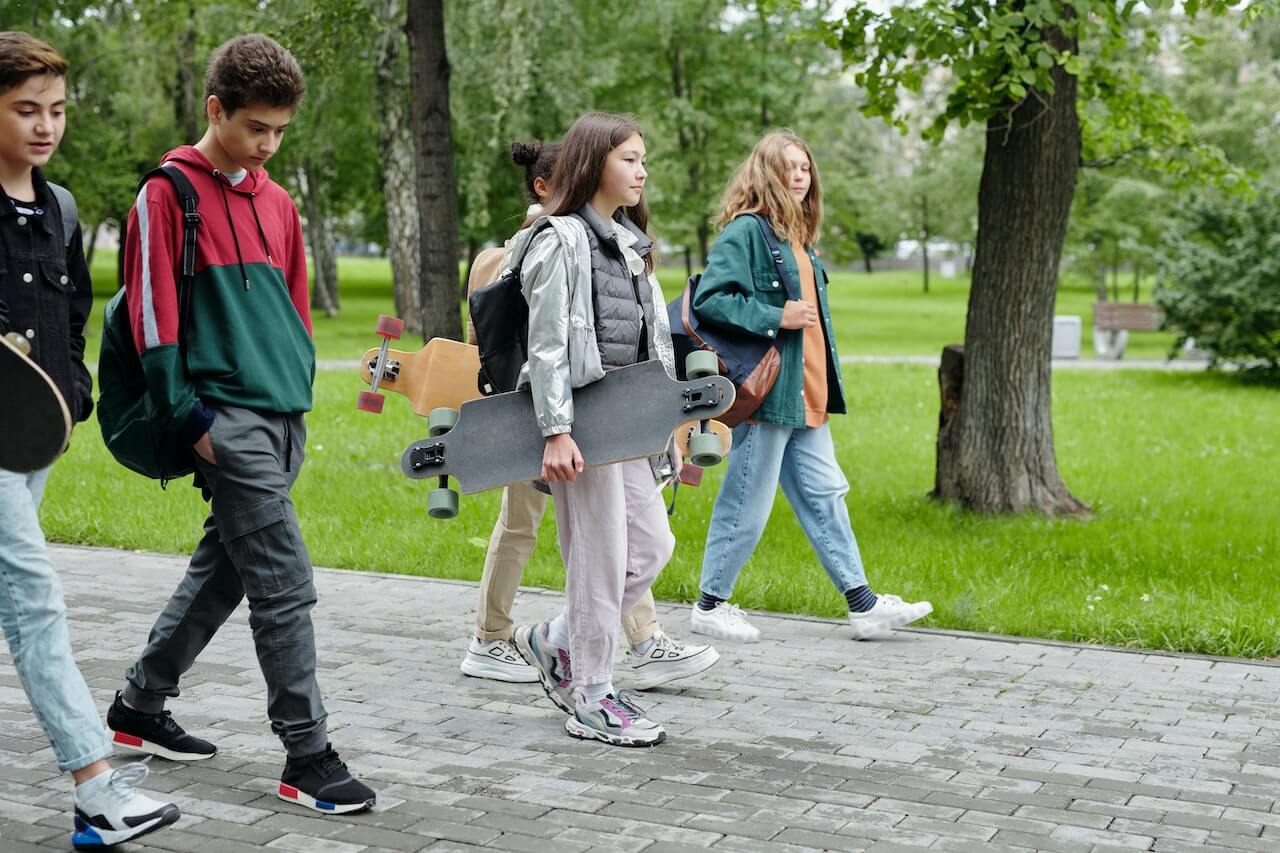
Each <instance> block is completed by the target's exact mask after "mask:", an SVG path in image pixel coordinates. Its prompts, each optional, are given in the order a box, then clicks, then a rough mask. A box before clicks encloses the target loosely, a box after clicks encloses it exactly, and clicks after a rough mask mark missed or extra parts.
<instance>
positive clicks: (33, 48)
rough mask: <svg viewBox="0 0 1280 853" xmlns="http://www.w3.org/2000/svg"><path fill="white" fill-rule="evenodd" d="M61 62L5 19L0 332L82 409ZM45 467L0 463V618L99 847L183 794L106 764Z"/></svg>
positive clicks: (75, 237)
mask: <svg viewBox="0 0 1280 853" xmlns="http://www.w3.org/2000/svg"><path fill="white" fill-rule="evenodd" d="M66 73H67V62H66V60H65V59H63V58H62V57H61V56H60V55H59V54H58V52H57V51H56V50H54V49H53V48H52V47H51V46H50V45H48V44H46V43H45V42H43V41H40V40H39V39H36V38H32V37H31V36H29V35H27V34H26V33H14V32H4V33H0V185H3V190H4V191H3V193H0V334H5V333H10V332H12V333H16V334H18V335H20V336H21V337H22V338H24V339H25V340H26V341H27V343H28V344H29V345H30V347H31V357H32V358H33V359H34V360H35V362H36V364H38V365H40V367H42V368H44V370H45V372H46V373H48V374H49V376H50V377H51V378H52V379H53V381H54V384H55V385H56V386H57V387H58V390H59V391H61V392H62V396H63V397H64V398H65V399H66V401H67V407H68V408H69V409H70V411H71V415H72V417H73V418H74V419H75V420H76V421H77V422H79V421H83V420H84V419H85V418H87V417H89V412H90V411H91V410H92V409H93V402H92V398H91V397H90V396H89V394H90V390H91V388H92V384H91V381H90V379H89V371H88V370H87V369H85V365H84V324H85V318H86V317H88V315H89V308H90V306H91V305H92V304H93V291H92V287H91V284H90V282H89V270H88V268H87V267H86V266H85V262H84V251H83V248H82V241H81V234H80V228H79V226H78V225H76V224H74V223H75V214H74V211H75V200H74V199H73V198H72V197H71V194H70V193H68V192H67V191H66V190H64V189H62V188H61V187H57V186H55V185H53V184H50V183H49V182H48V181H46V180H45V179H44V175H43V174H42V173H41V171H40V167H41V166H43V165H44V164H45V163H47V162H49V158H50V157H52V156H53V152H54V151H55V150H56V149H57V147H58V143H59V142H60V141H61V140H62V133H63V130H64V129H65V128H66V81H65V79H64V78H65V75H66ZM67 230H70V231H71V232H72V233H70V234H68V233H66V232H67ZM4 405H16V403H15V401H13V400H6V401H5V403H4ZM0 440H3V437H0ZM48 478H49V469H48V468H45V469H43V470H40V471H36V472H35V473H33V474H17V473H14V472H12V471H0V626H3V629H4V635H5V639H6V640H8V643H9V654H10V655H11V656H12V658H13V667H14V669H15V670H17V673H18V680H19V682H21V684H22V687H23V689H24V690H26V692H27V696H28V697H29V698H30V700H31V708H32V710H33V711H34V712H35V715H36V719H38V720H39V721H40V725H41V727H42V728H43V729H44V732H45V735H46V736H47V737H48V738H49V743H50V744H51V745H52V746H53V753H54V756H55V757H56V759H57V762H58V769H59V770H61V771H63V772H69V773H70V774H71V776H72V778H73V779H74V780H75V783H76V784H75V791H74V793H73V794H72V803H73V806H74V808H75V834H74V835H73V836H72V838H71V840H72V843H73V844H74V845H75V846H76V847H77V848H81V849H88V848H95V847H104V846H107V845H111V844H116V843H119V842H121V841H127V840H129V839H131V838H137V837H138V836H140V835H145V834H147V833H148V832H154V831H155V830H157V829H160V828H161V827H165V826H168V825H169V824H171V823H173V822H174V821H176V820H177V819H178V807H177V806H175V805H173V804H172V803H164V802H158V801H156V800H153V799H151V798H150V797H148V796H146V795H145V794H143V793H142V792H140V791H138V790H137V789H136V787H135V786H136V785H137V784H138V783H139V782H141V781H142V780H143V779H145V778H146V776H147V768H146V767H145V766H144V765H142V764H130V765H127V766H125V767H121V768H119V769H117V770H112V769H111V766H110V765H109V764H107V762H106V758H107V756H109V755H110V754H111V742H110V741H109V740H108V738H107V734H106V730H105V729H104V728H103V727H102V718H101V717H99V716H98V709H97V708H96V707H95V706H94V703H93V697H92V696H91V695H90V694H89V688H88V687H87V686H86V685H85V683H84V678H83V677H82V676H81V675H80V670H79V669H77V668H76V662H75V660H74V659H73V658H72V656H71V638H70V635H69V634H68V631H67V618H66V617H67V609H66V605H65V604H64V602H63V598H62V586H61V585H60V584H59V582H58V575H57V573H56V572H55V571H54V568H53V563H52V562H50V560H49V550H48V548H47V547H46V545H45V540H44V534H43V532H42V531H41V529H40V519H39V517H38V515H37V511H38V510H39V507H40V498H41V496H42V494H43V492H44V486H45V482H46V481H47V480H48Z"/></svg>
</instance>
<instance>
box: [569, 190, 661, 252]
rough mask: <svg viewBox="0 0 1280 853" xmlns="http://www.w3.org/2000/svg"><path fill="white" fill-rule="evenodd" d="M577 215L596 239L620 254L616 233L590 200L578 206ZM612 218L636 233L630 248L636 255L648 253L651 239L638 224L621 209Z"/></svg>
mask: <svg viewBox="0 0 1280 853" xmlns="http://www.w3.org/2000/svg"><path fill="white" fill-rule="evenodd" d="M577 215H578V218H579V219H581V220H582V221H583V222H585V223H587V227H588V228H590V229H591V230H592V231H594V232H595V235H596V240H597V241H599V242H601V243H607V244H609V245H610V246H612V247H613V249H614V251H615V252H617V253H618V254H622V250H621V248H619V246H618V235H617V234H615V233H614V230H613V226H612V225H611V224H610V223H609V222H607V221H606V220H605V218H604V217H603V216H601V215H600V213H599V212H598V211H597V210H596V209H595V208H594V207H592V206H591V202H587V203H586V204H584V205H583V206H582V207H580V208H578V210H577ZM613 220H614V222H618V223H620V224H621V225H622V226H623V227H624V228H626V229H627V230H628V231H630V232H631V233H632V234H634V235H636V242H635V245H633V246H632V247H631V248H632V249H633V250H635V253H636V254H637V255H639V256H640V257H642V258H643V257H645V256H646V255H648V254H649V252H650V250H651V249H652V248H653V241H652V240H650V239H649V235H647V234H645V233H644V232H643V231H641V230H640V228H639V226H637V225H636V224H635V223H634V222H632V221H631V220H630V219H628V218H627V215H626V214H625V213H623V212H622V211H621V210H619V211H618V212H617V213H615V214H614V215H613Z"/></svg>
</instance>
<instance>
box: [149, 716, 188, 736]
mask: <svg viewBox="0 0 1280 853" xmlns="http://www.w3.org/2000/svg"><path fill="white" fill-rule="evenodd" d="M156 717H157V719H158V720H159V721H160V728H162V729H164V730H165V731H166V732H168V733H169V734H171V735H185V734H186V733H187V730H186V729H184V728H183V727H182V726H180V725H178V722H177V721H176V720H175V719H174V718H173V712H172V711H161V712H160V713H159V714H157V715H156Z"/></svg>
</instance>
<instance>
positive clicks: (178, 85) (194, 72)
mask: <svg viewBox="0 0 1280 853" xmlns="http://www.w3.org/2000/svg"><path fill="white" fill-rule="evenodd" d="M186 9H187V15H186V18H185V20H184V21H183V28H182V30H180V31H179V32H177V33H175V34H174V37H173V38H174V45H173V47H174V50H173V55H174V58H175V59H176V60H177V63H178V73H177V74H176V75H175V77H174V80H173V84H172V85H173V88H172V94H173V112H174V118H176V119H177V121H178V127H179V128H181V129H182V136H183V142H186V143H187V144H193V143H195V141H196V140H197V139H199V138H200V137H201V135H202V129H201V126H200V120H201V118H203V117H204V101H203V98H202V97H201V93H202V91H203V89H204V87H203V86H202V85H201V82H200V77H201V73H200V66H199V65H197V62H198V61H199V60H198V59H197V57H198V56H199V52H198V51H197V50H196V4H195V3H194V2H192V0H187V4H186Z"/></svg>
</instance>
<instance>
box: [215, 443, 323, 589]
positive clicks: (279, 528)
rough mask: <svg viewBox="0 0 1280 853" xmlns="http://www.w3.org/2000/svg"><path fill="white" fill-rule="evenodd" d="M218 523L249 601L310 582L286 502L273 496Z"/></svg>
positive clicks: (305, 556) (307, 563)
mask: <svg viewBox="0 0 1280 853" xmlns="http://www.w3.org/2000/svg"><path fill="white" fill-rule="evenodd" d="M215 452H216V451H215ZM217 522H218V531H219V533H221V534H222V540H223V542H224V543H226V546H227V552H228V553H229V554H230V555H231V561H232V562H233V563H235V565H236V568H237V569H239V570H240V577H241V579H242V582H243V583H244V588H245V592H246V593H247V594H248V595H249V596H250V597H251V598H253V597H265V596H270V595H275V594H277V593H280V592H283V591H285V590H289V589H293V588H295V587H298V586H301V585H303V584H305V583H309V582H310V581H311V559H310V557H309V555H308V554H307V548H306V545H305V544H303V542H302V534H301V532H300V531H299V530H298V521H297V518H296V517H295V516H294V513H293V507H292V505H291V504H290V503H289V501H288V499H287V498H284V497H279V496H273V497H270V498H266V499H263V500H260V501H256V502H254V503H251V504H245V505H242V506H239V507H236V508H235V509H234V510H231V511H229V512H226V513H223V517H220V518H218V519H217Z"/></svg>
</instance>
